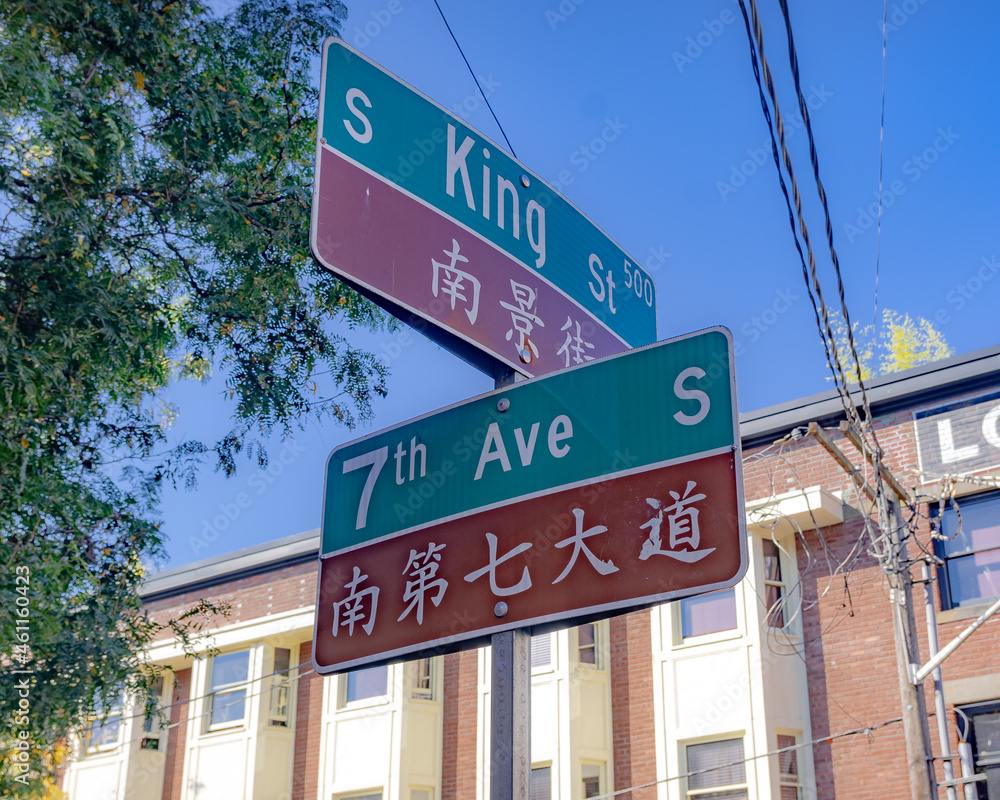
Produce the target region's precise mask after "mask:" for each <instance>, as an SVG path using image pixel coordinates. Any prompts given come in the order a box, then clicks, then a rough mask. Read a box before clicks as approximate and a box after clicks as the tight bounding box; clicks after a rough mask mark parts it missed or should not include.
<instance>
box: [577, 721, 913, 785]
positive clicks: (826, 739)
mask: <svg viewBox="0 0 1000 800" xmlns="http://www.w3.org/2000/svg"><path fill="white" fill-rule="evenodd" d="M902 721H903V718H902V717H894V718H893V719H889V720H886V721H885V722H879V723H876V724H875V725H865V726H862V727H859V728H852V729H851V730H849V731H844V732H843V733H836V734H834V735H833V736H821V737H819V738H817V739H811V740H810V741H808V742H800V743H799V744H793V745H789V746H788V747H781V748H778V749H777V750H768V751H767V752H766V753H757V754H755V755H752V756H749V757H747V758H743V759H739V760H737V761H730V762H729V763H728V764H717V765H716V766H714V767H706V768H705V769H696V770H692V771H690V772H683V773H681V774H679V775H670V776H669V777H666V778H661V779H660V780H658V781H650V782H649V783H642V784H639V785H637V786H629V787H628V788H626V789H616V790H615V791H613V792H610V793H609V794H602V795H599V796H598V797H595V798H594V800H610V799H611V798H614V797H618V796H619V795H622V794H626V793H628V792H634V791H636V790H638V789H648V788H649V787H652V786H659V785H660V784H661V783H669V782H670V781H679V780H680V779H681V778H690V777H692V776H694V775H704V774H705V773H708V772H715V771H716V770H720V769H725V768H726V767H738V766H740V765H741V764H749V763H750V762H751V761H756V760H757V759H759V758H767V757H768V756H777V755H781V754H782V753H789V752H792V751H795V750H801V749H803V748H805V747H812V746H813V745H817V744H828V743H830V742H832V741H834V740H835V739H843V738H844V737H846V736H858V735H859V734H864V735H865V736H871V734H872V733H873V732H875V731H877V730H878V729H879V728H885V727H887V726H889V725H895V724H896V723H897V722H902Z"/></svg>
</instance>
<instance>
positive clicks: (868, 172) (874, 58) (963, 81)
mask: <svg viewBox="0 0 1000 800" xmlns="http://www.w3.org/2000/svg"><path fill="white" fill-rule="evenodd" d="M439 1H440V3H441V6H442V8H443V9H444V11H445V14H446V15H447V17H448V21H449V23H450V24H451V27H452V30H453V31H454V32H455V35H456V36H457V37H458V40H459V42H460V43H461V44H462V47H463V49H464V50H465V53H466V56H467V57H468V59H469V61H470V62H471V64H472V66H473V68H474V69H475V71H476V74H477V75H478V76H479V78H480V82H481V83H482V84H483V87H484V89H485V90H486V92H487V93H488V95H489V99H490V103H491V104H492V105H493V108H494V110H495V112H496V114H497V117H498V118H499V120H500V121H501V123H502V124H503V126H504V130H505V131H506V134H507V137H508V138H509V140H510V142H511V145H512V146H513V148H514V150H515V152H516V155H517V158H518V159H519V160H520V161H521V162H522V163H524V164H525V165H526V166H528V167H529V168H530V169H531V170H532V171H533V172H535V173H536V174H538V175H540V176H541V177H542V178H544V179H545V180H547V181H549V182H550V183H552V184H553V185H555V186H557V187H558V188H559V189H560V191H562V193H563V194H564V195H566V196H567V197H568V198H569V199H570V200H571V201H572V202H573V203H575V204H576V205H577V206H578V207H579V208H580V209H581V210H582V211H583V212H584V213H586V214H587V215H588V216H589V217H590V218H591V219H593V220H594V221H595V222H596V223H597V224H598V225H600V226H601V227H602V228H603V229H604V230H605V231H606V232H607V233H608V234H609V235H610V236H611V237H612V238H614V239H615V240H616V241H617V242H618V243H619V244H620V245H621V246H622V247H623V248H624V249H625V250H626V251H627V252H629V253H631V254H632V255H633V257H634V258H636V259H637V260H638V261H639V262H640V263H642V264H644V265H645V266H646V267H647V269H649V270H650V271H651V273H652V274H653V277H654V279H655V281H656V287H657V297H658V300H657V303H658V306H657V314H658V335H659V338H660V339H664V338H669V337H670V336H674V335H678V334H682V333H686V332H689V331H694V330H698V329H701V328H705V327H708V326H712V325H725V326H727V327H729V328H730V330H732V332H733V335H734V339H735V342H736V346H737V360H736V373H737V387H738V397H739V404H740V408H741V409H742V410H744V411H746V410H751V409H756V408H761V407H764V406H768V405H772V404H775V403H779V402H783V401H786V400H790V399H793V398H796V397H801V396H804V395H809V394H813V393H815V392H821V391H824V390H827V389H829V388H831V384H830V382H829V381H828V380H827V376H828V375H829V372H828V370H827V369H826V366H825V362H824V356H823V350H822V345H821V343H820V340H819V336H818V334H817V332H816V326H815V322H814V319H813V312H812V308H811V306H810V303H809V300H808V297H807V295H806V292H805V288H804V284H803V280H802V275H801V267H800V265H799V261H798V257H797V254H796V252H795V249H794V244H793V240H792V236H791V231H790V228H789V223H788V216H787V212H786V211H785V208H784V201H783V199H782V197H781V194H780V190H779V187H778V182H777V177H776V173H775V168H774V165H773V162H772V161H771V158H770V152H769V148H770V146H769V144H768V145H767V147H766V149H765V143H767V142H768V134H767V128H766V125H765V122H764V119H763V115H762V112H761V109H760V104H759V100H758V96H757V87H756V84H755V82H754V78H753V74H752V71H751V66H750V60H749V54H748V44H747V39H746V34H745V31H744V27H743V22H742V17H741V16H740V12H739V6H738V4H737V3H736V2H733V0H705V1H704V2H684V3H660V2H642V3H640V2H634V3H629V4H627V5H625V4H621V3H611V2H608V1H607V0H562V2H559V0H552V2H527V1H526V0H505V1H504V2H492V1H491V2H476V3H458V2H454V0H439ZM792 5H793V8H792V13H793V14H794V16H793V18H792V20H793V25H794V33H795V38H796V45H797V50H798V56H799V63H800V73H801V80H802V86H803V91H804V93H805V94H806V95H807V98H808V102H809V105H810V108H811V112H810V113H811V115H812V122H813V130H814V133H815V137H816V143H817V149H818V153H819V162H820V170H821V176H822V178H823V182H824V185H825V188H826V193H827V197H828V201H829V206H830V211H831V218H832V222H833V227H834V237H835V244H836V247H837V252H838V255H839V259H840V264H841V269H842V273H843V278H844V284H845V291H846V296H847V301H848V307H849V309H850V313H851V316H852V319H854V320H859V321H861V322H862V323H863V324H864V323H869V322H871V320H872V316H873V313H874V309H875V286H876V281H875V274H876V271H875V265H876V251H877V244H876V243H877V237H876V231H875V226H874V225H873V224H871V220H870V216H869V206H871V205H872V204H873V203H875V201H876V198H877V196H878V175H879V119H880V103H881V92H882V31H881V21H882V3H878V2H861V0H842V1H841V2H837V3H811V2H799V3H793V4H792ZM760 7H761V14H762V21H763V26H764V32H765V37H766V49H765V54H766V56H767V58H768V61H769V62H770V64H771V67H772V70H773V71H774V75H775V82H776V84H777V86H778V89H779V93H780V94H779V101H780V104H781V109H782V112H783V114H784V115H785V117H786V126H787V127H788V129H789V132H790V138H789V145H790V148H791V149H792V153H793V159H794V163H795V167H796V178H797V180H798V183H799V187H800V190H801V192H802V195H803V200H804V203H805V209H806V214H807V220H808V223H809V226H810V228H809V230H810V237H811V239H812V241H813V245H814V248H815V250H816V255H817V262H818V264H819V269H820V274H821V278H822V280H823V284H824V292H825V294H826V296H827V298H828V300H829V301H831V302H834V301H835V300H836V291H835V289H836V284H835V280H834V276H833V271H832V268H831V265H830V257H829V251H828V249H827V247H826V244H825V237H824V234H823V217H822V213H821V210H820V207H819V204H818V202H817V201H816V189H815V183H814V181H813V180H812V177H811V171H810V169H809V161H808V150H807V139H806V134H805V131H804V129H803V128H802V126H801V123H800V122H799V121H798V115H797V113H795V112H796V110H797V103H796V101H795V97H794V91H793V84H792V80H791V74H790V71H789V68H788V59H787V50H786V46H785V38H784V29H783V24H782V21H781V18H780V14H779V12H778V6H777V3H776V2H774V0H760ZM348 9H349V17H348V20H347V23H346V25H345V26H344V31H343V33H344V39H345V40H346V41H347V42H348V43H349V44H352V45H354V46H356V47H358V48H359V49H360V50H361V51H362V52H364V53H365V55H367V56H368V57H369V58H371V59H373V60H375V61H376V62H378V63H380V64H381V65H383V66H384V67H385V68H386V69H387V70H389V71H390V72H393V73H395V74H396V75H398V76H399V77H400V78H402V79H403V80H405V81H406V82H408V83H410V84H411V85H413V86H414V87H415V88H417V89H419V90H420V91H422V92H423V93H425V94H426V95H428V96H429V97H431V98H432V99H434V100H436V101H437V102H439V103H441V104H442V105H444V106H445V107H446V108H448V109H450V110H452V111H453V112H455V113H457V114H459V115H460V116H463V117H464V118H465V119H467V120H468V121H469V122H470V123H471V124H472V125H473V126H475V127H477V128H478V129H479V130H481V131H482V132H483V133H484V134H485V135H486V136H488V137H489V138H491V139H493V140H494V141H495V142H497V143H500V144H502V143H503V137H502V136H501V134H500V131H499V129H498V128H497V125H496V123H495V122H494V121H493V119H492V117H491V116H490V114H489V111H488V110H487V109H486V106H485V104H484V103H483V101H482V98H481V97H480V96H479V94H478V90H477V89H476V86H475V83H474V81H473V79H472V77H471V75H470V74H469V72H468V70H467V68H466V66H465V64H464V63H463V61H462V58H461V56H460V54H459V53H458V51H457V50H456V48H455V45H454V43H453V42H452V40H451V38H450V36H449V34H448V32H447V30H446V28H445V26H444V23H443V22H442V21H441V18H440V16H439V15H438V12H437V9H436V8H435V7H434V4H433V2H431V1H430V0H355V1H354V2H349V3H348ZM998 40H1000V5H998V4H995V3H989V2H985V0H979V1H978V2H967V3H962V4H954V3H946V2H945V1H944V0H905V1H904V2H890V3H889V32H888V44H887V60H886V67H885V71H886V100H885V139H884V145H883V146H884V153H883V176H884V177H883V187H884V191H885V192H886V194H885V195H884V204H883V218H882V236H881V248H880V249H881V253H880V265H879V277H878V307H879V308H880V309H881V308H892V309H896V310H899V311H904V312H908V313H910V314H911V315H913V316H921V317H926V318H928V319H931V320H932V321H935V322H936V323H937V324H938V327H939V329H940V330H941V332H942V333H943V334H944V336H945V338H946V339H947V341H948V343H949V344H950V345H951V346H952V348H953V349H954V350H955V352H956V353H964V352H968V351H971V350H975V349H978V348H981V347H987V346H990V345H995V344H998V343H1000V325H998V323H997V310H998V308H1000V225H998V220H1000V191H998V188H997V187H998V178H1000V169H998V152H997V145H998V143H1000V136H998V129H1000V128H998V120H1000V111H998V108H1000V97H998V94H1000V89H998V86H1000V82H998V80H997V78H998V77H1000V74H998V68H997V63H996V54H997V52H1000V41H998ZM316 77H317V81H318V79H319V67H318V64H317V69H316ZM349 335H350V336H351V337H353V340H354V341H355V342H357V343H358V344H361V345H364V346H366V347H368V348H369V349H371V350H372V351H373V352H375V353H377V354H379V355H381V356H382V357H383V358H384V359H385V360H386V362H387V363H388V364H389V366H390V368H391V371H392V374H391V377H390V383H389V385H390V394H389V397H388V398H387V399H386V400H384V401H380V402H378V403H377V406H376V418H375V420H374V421H373V423H372V425H371V426H369V427H367V428H364V429H360V428H359V429H356V430H354V431H348V430H345V429H343V428H340V427H337V426H335V425H333V424H332V423H331V424H327V425H324V426H316V425H313V426H310V427H309V428H308V429H306V430H304V431H302V432H300V433H298V434H297V435H296V436H295V437H294V438H293V439H289V440H282V439H280V438H275V439H274V440H273V441H272V442H271V452H272V462H271V466H270V470H269V472H261V471H259V470H258V469H257V468H256V466H255V465H254V464H251V463H249V462H244V463H241V464H240V465H239V471H238V472H237V475H236V476H235V477H233V478H230V479H225V478H223V477H222V476H220V475H218V474H214V473H212V472H211V469H206V470H205V471H204V472H203V474H202V475H201V479H200V482H199V486H198V488H197V489H196V490H194V491H186V490H183V489H178V490H177V491H175V492H171V493H168V494H167V495H166V497H165V498H164V503H163V507H162V514H161V517H162V520H163V528H162V530H163V532H164V533H165V535H166V537H167V540H168V543H167V549H168V561H167V562H166V563H164V564H163V565H161V566H177V565H179V564H183V563H186V562H189V561H194V560H197V559H201V558H206V557H209V556H212V555H217V554H221V553H225V552H229V551H232V550H236V549H239V548H242V547H247V546H250V545H253V544H258V543H261V542H265V541H268V540H271V539H276V538H280V537H283V536H288V535H291V534H294V533H298V532H300V531H304V530H309V529H313V528H316V527H318V525H319V519H320V512H321V507H322V482H323V472H324V468H325V462H326V458H327V456H328V455H329V452H330V450H332V449H333V447H335V446H336V445H338V444H340V443H342V442H345V441H349V440H351V439H353V438H356V437H357V436H360V435H362V434H363V433H365V432H367V431H371V430H377V429H379V428H383V427H387V426H389V425H392V424H394V423H396V422H399V421H401V420H405V419H408V418H410V417H414V416H418V415H420V414H423V413H426V412H428V411H432V410H434V409H436V408H440V407H443V406H446V405H449V404H451V403H454V402H457V401H459V400H462V399H465V398H467V397H472V396H474V395H476V394H480V393H482V392H484V391H488V390H490V389H491V388H492V383H491V381H490V380H489V379H488V378H486V377H485V376H484V375H482V374H480V373H478V372H477V371H475V370H473V369H472V368H471V367H468V366H467V365H465V364H464V363H462V362H461V361H459V360H458V359H457V358H456V357H454V356H452V355H451V354H450V353H447V352H445V351H443V350H442V349H440V348H439V347H437V346H436V345H433V344H431V343H429V342H428V341H426V340H425V339H423V338H422V337H421V336H420V335H419V334H416V333H413V332H410V331H408V330H405V329H404V330H402V331H400V332H397V333H395V334H380V335H371V334H358V333H353V332H352V333H350V334H349ZM223 383H224V381H223V379H222V378H221V377H220V376H216V377H215V378H214V379H213V380H211V381H209V382H207V383H205V384H193V383H187V384H181V385H177V386H173V387H171V388H170V389H169V391H168V393H167V398H166V399H168V400H169V401H170V402H173V403H176V404H177V405H178V406H179V409H180V417H179V420H178V422H177V424H176V426H175V428H174V430H173V431H172V438H174V439H177V440H180V439H183V438H188V437H200V438H203V439H207V440H213V439H215V438H218V436H219V435H220V434H221V433H222V432H224V431H225V430H227V429H228V424H229V414H230V413H231V410H232V409H231V406H230V405H229V404H228V403H227V402H226V401H225V400H224V399H223V397H222V389H223Z"/></svg>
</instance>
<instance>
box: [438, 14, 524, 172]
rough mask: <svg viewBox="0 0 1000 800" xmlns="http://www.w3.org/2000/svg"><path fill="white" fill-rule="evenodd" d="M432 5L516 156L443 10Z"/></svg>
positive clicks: (508, 147) (513, 154)
mask: <svg viewBox="0 0 1000 800" xmlns="http://www.w3.org/2000/svg"><path fill="white" fill-rule="evenodd" d="M434 5H435V6H437V10H438V14H440V15H441V20H442V21H443V22H444V26H445V27H446V28H447V29H448V33H450V34H451V40H452V41H453V42H454V43H455V47H457V48H458V52H459V53H461V55H462V60H463V61H464V62H465V66H467V67H468V68H469V74H470V75H472V80H474V81H475V82H476V88H477V89H479V94H481V95H482V97H483V100H484V101H485V102H486V107H487V108H488V109H489V110H490V114H492V115H493V121H494V122H496V124H497V127H498V128H499V129H500V135H501V136H503V140H504V141H505V142H506V143H507V149H508V150H509V151H510V154H511V155H512V156H514V158H517V153H515V152H514V148H513V146H512V145H511V143H510V139H508V138H507V132H506V131H505V130H504V129H503V125H501V124H500V120H499V119H497V115H496V112H495V111H494V110H493V106H491V105H490V99H489V98H488V97H487V96H486V92H484V91H483V87H482V86H480V85H479V78H477V77H476V73H475V72H473V70H472V65H471V64H470V63H469V59H467V58H466V57H465V51H464V50H462V45H460V44H459V43H458V39H456V38H455V34H454V32H453V31H452V30H451V25H449V24H448V18H447V17H446V16H445V15H444V11H442V10H441V6H440V4H439V3H438V0H434Z"/></svg>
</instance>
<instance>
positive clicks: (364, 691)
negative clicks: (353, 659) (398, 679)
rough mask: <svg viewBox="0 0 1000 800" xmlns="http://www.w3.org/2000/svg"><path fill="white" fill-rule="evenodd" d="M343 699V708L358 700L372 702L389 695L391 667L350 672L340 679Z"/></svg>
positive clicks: (341, 701)
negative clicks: (372, 699) (371, 700)
mask: <svg viewBox="0 0 1000 800" xmlns="http://www.w3.org/2000/svg"><path fill="white" fill-rule="evenodd" d="M340 686H341V693H342V694H341V699H340V704H341V705H342V706H343V705H345V704H347V703H354V702H357V701H358V700H370V699H371V698H373V697H384V696H385V695H386V694H388V686H389V667H387V666H381V667H371V668H370V669H359V670H355V671H354V672H348V673H347V674H346V675H342V676H341V678H340Z"/></svg>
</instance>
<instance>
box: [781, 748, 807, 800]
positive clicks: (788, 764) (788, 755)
mask: <svg viewBox="0 0 1000 800" xmlns="http://www.w3.org/2000/svg"><path fill="white" fill-rule="evenodd" d="M796 744H798V741H797V740H796V738H795V737H794V736H792V735H790V734H783V733H779V734H778V750H781V751H784V752H779V753H778V772H779V773H780V783H781V800H800V798H801V797H802V784H801V783H800V782H799V759H798V750H789V749H786V748H790V747H795V745H796Z"/></svg>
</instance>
